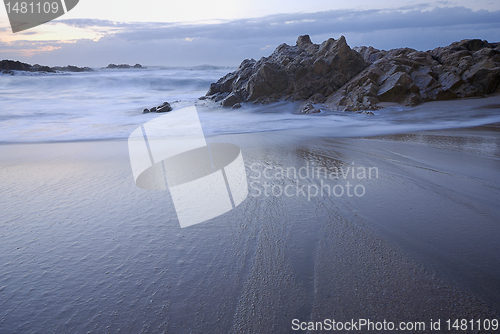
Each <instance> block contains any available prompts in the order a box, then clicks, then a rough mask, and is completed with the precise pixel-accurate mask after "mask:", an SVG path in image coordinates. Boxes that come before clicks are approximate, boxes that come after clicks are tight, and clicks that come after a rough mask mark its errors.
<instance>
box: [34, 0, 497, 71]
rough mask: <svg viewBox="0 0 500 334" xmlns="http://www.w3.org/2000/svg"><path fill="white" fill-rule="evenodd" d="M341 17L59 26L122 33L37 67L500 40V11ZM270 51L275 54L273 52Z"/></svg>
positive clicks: (403, 11)
mask: <svg viewBox="0 0 500 334" xmlns="http://www.w3.org/2000/svg"><path fill="white" fill-rule="evenodd" d="M419 6H420V7H405V8H400V9H398V10H391V11H388V10H363V11H356V10H335V11H325V12H318V13H298V14H280V15H272V16H266V17H262V18H256V19H241V20H234V21H228V22H222V23H213V24H203V25H201V24H198V25H197V24H165V23H119V22H111V21H102V20H59V21H58V22H59V23H61V22H62V23H65V24H68V25H71V26H75V27H82V28H83V27H96V28H104V29H106V28H118V29H117V31H118V32H117V33H115V34H112V35H108V36H106V37H103V38H101V39H100V40H99V41H97V42H94V41H89V40H81V41H78V42H77V43H74V44H63V45H61V48H60V49H59V50H54V51H52V52H47V53H44V54H40V55H38V56H36V57H33V58H34V59H37V62H40V63H42V62H43V63H47V64H51V65H52V64H55V63H57V64H67V63H75V64H77V65H91V66H103V65H105V64H107V63H108V62H120V63H121V62H128V63H136V62H140V63H143V64H151V65H153V64H157V65H195V64H215V65H226V64H227V65H236V64H238V63H239V62H240V61H241V60H242V59H244V58H251V57H253V58H259V57H261V56H265V55H268V54H269V53H270V52H272V49H273V48H274V47H276V46H277V45H279V44H281V43H288V44H293V43H295V40H296V38H297V36H299V35H303V34H309V35H311V37H312V39H313V41H314V42H316V43H320V42H322V41H323V40H324V39H326V38H329V37H333V38H338V37H340V35H344V36H346V38H347V42H348V43H349V44H350V45H351V46H355V45H373V46H374V47H377V48H381V49H389V48H396V47H412V48H416V49H421V50H427V49H431V48H434V47H436V46H440V45H447V44H449V43H451V42H453V41H456V40H460V39H464V38H481V39H488V40H492V41H498V40H500V11H493V12H490V11H487V10H480V11H472V10H471V9H467V8H464V7H443V8H434V9H431V10H424V8H426V5H425V4H424V5H419ZM269 45H271V47H267V48H266V46H269Z"/></svg>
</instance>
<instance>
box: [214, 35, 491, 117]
mask: <svg viewBox="0 0 500 334" xmlns="http://www.w3.org/2000/svg"><path fill="white" fill-rule="evenodd" d="M499 87H500V44H499V43H488V42H487V41H483V40H479V39H472V40H462V41H460V42H455V43H452V44H450V45H449V46H446V47H438V48H436V49H433V50H429V51H425V52H424V51H417V50H414V49H410V48H399V49H393V50H389V51H384V50H378V49H375V48H373V47H366V46H362V47H356V48H354V49H351V48H350V47H349V46H348V45H347V43H346V41H345V38H344V37H343V36H342V37H341V38H339V39H338V40H335V39H332V38H330V39H328V40H326V41H324V42H323V43H321V44H320V45H317V44H313V43H312V42H311V39H310V38H309V36H307V35H304V36H300V37H299V38H298V39H297V43H296V45H295V46H289V45H287V44H281V45H280V46H278V47H277V48H276V50H275V51H274V52H273V53H272V54H271V55H270V56H269V57H264V58H261V59H260V60H259V61H255V60H253V59H251V60H248V59H246V60H244V61H243V62H242V63H241V65H240V66H239V67H238V69H237V70H236V71H235V72H232V73H229V74H227V75H226V76H224V77H222V78H221V79H219V80H218V81H217V82H216V83H213V84H212V85H211V86H210V89H209V91H208V92H207V94H206V98H207V99H211V100H213V101H216V102H221V101H222V103H221V104H222V105H223V106H232V105H235V104H236V103H239V102H245V101H253V102H255V103H271V102H276V101H279V100H280V99H285V100H289V101H297V100H307V101H308V102H310V104H306V105H305V106H304V109H303V110H305V111H309V110H312V109H310V106H311V105H312V103H325V105H326V107H328V108H332V109H337V110H344V111H355V112H363V111H368V110H376V109H379V108H380V105H379V104H380V102H397V103H400V104H404V105H409V106H413V105H417V104H419V103H421V102H423V101H435V100H448V99H455V98H463V97H471V96H484V95H485V94H491V93H494V92H497V91H498V90H500V88H499Z"/></svg>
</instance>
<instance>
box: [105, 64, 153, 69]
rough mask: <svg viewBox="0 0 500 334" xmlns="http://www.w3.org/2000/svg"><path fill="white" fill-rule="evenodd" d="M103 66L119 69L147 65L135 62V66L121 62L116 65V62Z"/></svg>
mask: <svg viewBox="0 0 500 334" xmlns="http://www.w3.org/2000/svg"><path fill="white" fill-rule="evenodd" d="M103 68H111V69H115V68H118V69H128V68H145V67H144V66H142V65H141V64H135V65H134V66H130V65H129V64H120V65H116V64H109V65H108V66H106V67H103Z"/></svg>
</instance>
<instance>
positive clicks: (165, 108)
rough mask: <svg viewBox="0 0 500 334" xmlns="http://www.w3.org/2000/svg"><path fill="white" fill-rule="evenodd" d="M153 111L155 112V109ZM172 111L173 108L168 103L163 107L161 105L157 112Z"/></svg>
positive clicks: (164, 103)
mask: <svg viewBox="0 0 500 334" xmlns="http://www.w3.org/2000/svg"><path fill="white" fill-rule="evenodd" d="M151 110H153V109H151ZM171 110H172V107H171V106H170V104H169V103H168V102H163V104H162V105H160V106H158V107H157V108H156V112H168V111H171Z"/></svg>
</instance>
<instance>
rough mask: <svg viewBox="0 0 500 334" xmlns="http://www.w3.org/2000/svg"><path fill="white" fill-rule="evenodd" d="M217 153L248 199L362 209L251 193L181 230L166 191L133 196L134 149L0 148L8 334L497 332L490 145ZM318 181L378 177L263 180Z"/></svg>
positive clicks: (284, 137)
mask: <svg viewBox="0 0 500 334" xmlns="http://www.w3.org/2000/svg"><path fill="white" fill-rule="evenodd" d="M210 140H211V141H214V142H215V141H226V142H233V143H236V144H238V145H239V146H240V147H241V148H242V152H243V157H244V159H245V165H246V168H247V177H248V181H249V185H251V183H252V182H257V181H262V182H264V181H265V182H268V183H269V184H271V185H272V186H275V188H274V189H275V193H274V194H277V191H278V190H279V188H280V187H281V189H284V188H285V187H286V186H290V188H289V189H292V187H293V186H296V185H297V184H300V185H301V186H302V185H303V186H305V187H306V188H307V186H311V187H312V186H313V185H316V186H319V187H321V186H322V185H325V184H328V185H330V186H331V187H332V188H333V187H334V186H336V185H340V186H345V184H346V182H347V181H352V184H355V185H358V184H360V185H363V187H364V190H365V192H364V194H363V196H356V195H354V196H350V197H349V196H347V195H343V196H318V195H317V196H313V197H310V198H309V199H308V198H307V196H302V194H301V193H299V194H297V193H296V192H294V195H293V196H285V195H281V196H275V195H274V194H273V193H272V192H271V194H270V195H269V196H265V195H262V194H261V195H260V196H254V195H256V192H255V189H254V190H252V191H251V192H250V195H249V196H248V198H247V199H246V200H245V201H244V202H243V203H242V204H241V205H240V206H238V207H237V208H236V209H234V210H232V211H230V212H228V213H226V214H224V215H222V216H219V217H217V218H214V219H212V220H210V221H207V222H205V223H202V224H199V225H194V226H191V227H188V228H184V229H181V228H180V227H179V223H178V221H177V218H176V215H175V210H174V207H173V204H172V201H171V198H170V194H169V192H168V191H145V190H141V189H139V188H137V187H136V186H135V184H134V181H133V177H132V174H131V170H130V163H129V157H128V151H127V142H126V141H103V142H71V143H53V144H17V145H0V157H1V159H0V180H1V185H2V186H1V192H0V203H2V214H1V220H0V296H1V301H0V305H1V307H0V332H2V333H3V332H12V333H14V332H23V333H47V332H59V333H70V332H78V333H81V332H109V333H120V332H122V333H129V332H134V333H166V332H168V333H290V332H295V333H296V332H301V331H293V330H292V320H293V319H300V321H323V320H324V319H327V318H328V319H335V320H336V321H350V320H351V319H359V318H364V319H370V320H372V321H383V320H384V319H386V320H387V321H394V322H397V321H425V322H426V324H427V323H428V322H429V321H430V320H431V319H433V320H434V321H435V320H437V319H442V320H441V321H442V326H444V321H445V320H446V319H468V320H470V319H479V318H481V319H493V318H497V319H498V318H499V313H500V284H499V283H500V266H499V265H498V264H499V263H500V242H499V240H500V224H499V222H498V217H500V207H499V206H498V198H500V132H499V131H498V130H497V129H494V128H493V129H492V128H489V129H488V128H473V129H457V130H446V131H444V130H443V131H427V132H419V133H414V134H405V135H391V136H382V137H374V138H315V137H313V136H295V135H294V134H293V133H268V134H253V135H239V136H225V137H219V138H211V139H210ZM313 165H314V166H316V167H319V168H324V169H322V170H325V169H326V170H327V171H329V172H330V173H331V172H334V171H339V170H342V168H343V170H344V171H345V170H347V168H349V167H353V166H355V167H376V168H377V169H378V177H376V178H375V177H372V178H371V179H360V178H358V177H354V178H352V177H347V178H343V177H342V174H340V178H339V179H331V178H325V177H314V176H312V175H308V176H306V177H303V178H302V177H295V178H294V177H290V175H287V176H286V177H282V178H277V177H272V178H266V177H263V176H262V177H260V178H257V177H256V176H257V174H258V172H257V171H259V172H262V173H263V172H264V170H266V171H267V174H268V175H269V174H272V175H274V176H276V174H275V173H276V172H279V171H280V167H281V168H284V169H286V168H290V167H293V168H295V169H297V170H299V169H300V168H301V167H310V166H313ZM356 176H357V175H356ZM322 181H323V183H321V182H322ZM253 186H254V188H255V187H256V184H255V183H254V184H253ZM257 187H258V186H257ZM270 189H272V188H270ZM311 189H314V188H311ZM338 189H340V188H338ZM344 189H345V188H344ZM358 189H361V188H358ZM381 332H384V331H381ZM421 332H422V333H424V332H430V331H429V328H428V327H427V329H426V331H421ZM432 332H434V333H435V332H437V331H432ZM442 332H447V331H444V330H443V331H442ZM468 332H474V331H468Z"/></svg>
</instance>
